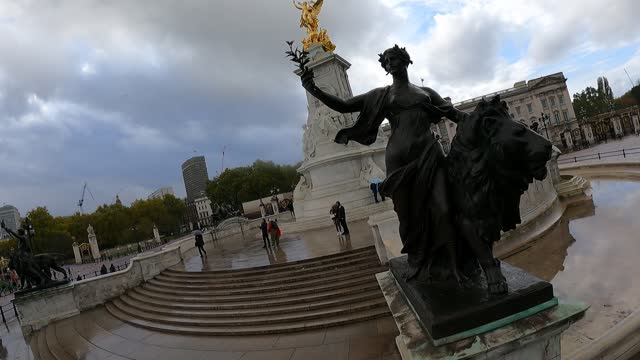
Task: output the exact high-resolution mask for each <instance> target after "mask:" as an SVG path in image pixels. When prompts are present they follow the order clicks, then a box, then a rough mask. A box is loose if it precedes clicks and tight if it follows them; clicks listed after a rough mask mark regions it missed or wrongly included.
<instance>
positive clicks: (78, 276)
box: [71, 262, 129, 281]
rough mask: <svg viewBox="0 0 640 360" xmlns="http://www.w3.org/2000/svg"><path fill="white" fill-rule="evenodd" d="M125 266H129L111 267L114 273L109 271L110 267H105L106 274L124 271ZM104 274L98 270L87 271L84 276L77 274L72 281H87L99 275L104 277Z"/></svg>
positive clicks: (127, 264)
mask: <svg viewBox="0 0 640 360" xmlns="http://www.w3.org/2000/svg"><path fill="white" fill-rule="evenodd" d="M127 266H129V262H126V263H124V264H121V265H118V266H115V265H114V266H113V267H114V268H115V271H111V270H110V267H107V273H106V274H110V273H112V272H116V271H120V270H124V269H126V268H127ZM106 274H102V273H101V272H100V270H95V271H89V272H87V273H84V274H78V275H77V276H76V277H74V278H73V279H71V280H73V281H78V280H85V279H89V278H92V277H96V276H100V275H106Z"/></svg>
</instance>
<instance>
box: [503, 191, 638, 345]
mask: <svg viewBox="0 0 640 360" xmlns="http://www.w3.org/2000/svg"><path fill="white" fill-rule="evenodd" d="M591 185H592V187H593V203H591V202H587V203H582V204H579V205H577V206H574V207H572V208H570V209H568V211H567V212H566V213H565V215H564V216H563V218H562V219H561V221H560V222H559V223H558V224H557V225H556V226H554V228H553V229H552V230H551V231H550V232H549V233H547V234H546V235H545V236H543V237H542V238H540V239H539V240H537V241H536V242H535V243H533V244H531V246H530V247H529V248H528V249H526V250H524V251H521V252H519V253H517V254H514V255H512V256H510V257H508V258H506V259H504V260H505V261H506V262H509V263H510V264H512V265H515V266H518V267H521V268H523V269H525V270H527V271H529V272H531V273H533V274H534V275H536V276H538V277H540V278H542V279H544V280H547V281H551V283H552V284H553V286H554V291H555V293H556V295H557V296H558V297H560V298H566V299H572V300H578V301H583V302H585V303H588V304H589V305H590V306H591V308H590V309H589V310H588V311H587V313H586V315H585V317H584V318H583V319H582V320H580V321H579V322H578V323H576V324H574V325H572V326H571V328H570V329H569V330H568V331H566V332H565V333H564V334H563V338H562V340H563V341H562V346H563V349H562V351H563V354H564V353H570V352H571V351H572V350H575V349H576V348H579V347H581V346H582V345H584V344H586V343H589V342H590V341H592V340H593V339H595V338H597V337H599V336H601V335H602V334H603V333H604V332H605V331H606V330H608V329H610V328H611V327H613V326H614V325H615V324H617V323H618V322H620V321H621V320H623V319H624V318H625V317H627V316H628V315H629V314H630V313H631V312H633V311H634V310H636V309H638V308H639V307H640V279H638V276H637V274H638V270H637V263H638V256H639V255H640V238H639V237H638V234H640V222H639V221H637V217H638V214H640V182H627V181H619V180H592V181H591Z"/></svg>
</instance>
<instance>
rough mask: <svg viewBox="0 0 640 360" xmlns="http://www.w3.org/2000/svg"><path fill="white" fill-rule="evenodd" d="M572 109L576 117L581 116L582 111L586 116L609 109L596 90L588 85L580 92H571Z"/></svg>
mask: <svg viewBox="0 0 640 360" xmlns="http://www.w3.org/2000/svg"><path fill="white" fill-rule="evenodd" d="M573 110H574V111H575V112H576V115H577V116H578V117H581V116H582V114H583V112H584V113H585V114H586V116H587V117H592V116H595V115H598V114H602V113H604V112H607V111H609V107H608V104H607V102H606V100H605V98H604V97H602V96H601V95H600V93H598V90H596V89H595V88H593V87H591V86H588V87H587V88H586V89H584V90H582V91H581V92H579V93H575V94H573Z"/></svg>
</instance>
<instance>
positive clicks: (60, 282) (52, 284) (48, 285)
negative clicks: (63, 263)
mask: <svg viewBox="0 0 640 360" xmlns="http://www.w3.org/2000/svg"><path fill="white" fill-rule="evenodd" d="M70 281H71V280H69V279H64V280H53V281H51V282H50V283H46V284H44V285H41V286H36V287H32V288H28V289H23V290H18V291H16V292H15V294H14V295H15V296H16V297H19V296H21V295H26V294H29V293H32V292H36V291H40V290H45V289H51V288H54V287H57V286H61V285H66V284H68V283H69V282H70Z"/></svg>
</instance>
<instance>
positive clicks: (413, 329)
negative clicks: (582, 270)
mask: <svg viewBox="0 0 640 360" xmlns="http://www.w3.org/2000/svg"><path fill="white" fill-rule="evenodd" d="M376 277H377V279H378V283H379V284H380V288H381V289H382V292H383V294H384V296H385V298H386V300H387V304H388V305H389V309H390V311H391V314H392V316H393V318H394V320H395V322H396V325H397V326H398V330H399V332H400V335H398V337H397V338H396V345H397V346H398V350H399V352H400V355H401V357H402V359H403V360H418V359H424V360H426V359H430V360H436V359H460V360H462V359H483V360H490V359H500V360H516V359H527V360H556V359H560V335H561V334H562V332H563V331H564V330H566V329H567V328H568V327H569V325H571V323H573V322H575V321H577V320H579V319H580V318H581V317H582V316H583V315H584V312H585V311H586V310H587V308H588V306H586V305H584V304H581V303H560V304H558V305H557V306H553V307H551V308H548V309H546V310H543V311H540V312H537V313H535V314H533V315H531V314H530V313H529V311H524V314H523V315H524V316H522V318H520V319H519V320H516V321H512V322H510V323H507V324H504V325H502V326H499V327H496V328H494V329H493V330H487V331H485V332H482V333H479V334H475V335H470V333H469V332H463V333H459V334H453V335H452V336H451V337H450V339H454V340H453V341H451V342H449V343H446V344H443V345H437V344H435V342H434V340H433V338H432V337H431V336H430V335H429V333H427V332H426V331H425V330H424V329H423V328H422V326H421V325H420V323H419V321H418V319H417V317H416V316H415V313H414V311H413V310H412V309H411V307H410V306H409V303H408V301H407V299H406V298H405V296H404V295H403V293H402V291H401V290H400V288H399V287H398V285H397V283H396V281H395V279H394V277H393V275H392V274H391V272H390V271H386V272H383V273H379V274H377V275H376ZM469 316H473V314H469ZM456 339H457V340H456Z"/></svg>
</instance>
